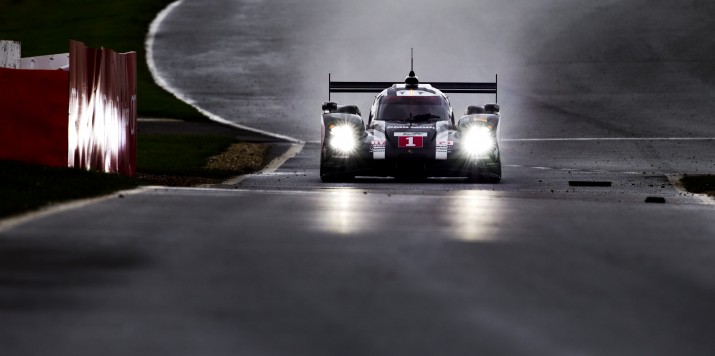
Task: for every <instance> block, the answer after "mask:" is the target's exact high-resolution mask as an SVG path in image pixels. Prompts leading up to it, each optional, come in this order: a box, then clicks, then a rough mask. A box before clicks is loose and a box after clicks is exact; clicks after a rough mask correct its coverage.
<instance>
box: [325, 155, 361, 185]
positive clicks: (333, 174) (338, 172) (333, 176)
mask: <svg viewBox="0 0 715 356" xmlns="http://www.w3.org/2000/svg"><path fill="white" fill-rule="evenodd" d="M354 178H355V176H353V175H350V174H348V173H346V172H345V168H344V167H329V166H326V165H325V164H324V163H323V160H322V159H321V161H320V180H321V181H323V182H324V183H340V182H348V181H351V180H353V179H354Z"/></svg>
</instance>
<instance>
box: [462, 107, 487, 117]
mask: <svg viewBox="0 0 715 356" xmlns="http://www.w3.org/2000/svg"><path fill="white" fill-rule="evenodd" d="M474 114H484V107H483V106H477V105H469V106H467V110H464V115H474Z"/></svg>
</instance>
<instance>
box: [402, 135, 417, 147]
mask: <svg viewBox="0 0 715 356" xmlns="http://www.w3.org/2000/svg"><path fill="white" fill-rule="evenodd" d="M397 146H398V147H407V148H411V147H422V136H400V137H398V138H397Z"/></svg>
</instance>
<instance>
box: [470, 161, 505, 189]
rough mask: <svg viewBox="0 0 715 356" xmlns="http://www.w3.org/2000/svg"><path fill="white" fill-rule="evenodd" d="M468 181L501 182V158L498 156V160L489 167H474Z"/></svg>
mask: <svg viewBox="0 0 715 356" xmlns="http://www.w3.org/2000/svg"><path fill="white" fill-rule="evenodd" d="M467 181H468V182H470V183H491V184H495V183H499V182H500V181H501V159H500V158H497V161H496V162H495V163H494V164H493V165H492V166H489V167H472V169H471V172H469V175H468V176H467Z"/></svg>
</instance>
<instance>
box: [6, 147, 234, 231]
mask: <svg viewBox="0 0 715 356" xmlns="http://www.w3.org/2000/svg"><path fill="white" fill-rule="evenodd" d="M234 142H236V141H235V139H234V138H233V137H230V136H210V135H144V134H142V135H139V138H138V147H137V156H138V157H139V159H138V165H137V171H138V172H139V173H141V176H142V177H141V178H129V177H123V176H120V175H117V174H107V173H98V172H88V171H83V170H79V169H72V168H53V167H45V166H37V165H31V164H25V163H19V162H14V161H0V217H6V216H10V215H14V214H19V213H22V212H25V211H30V210H34V209H37V208H41V207H43V206H46V205H48V204H52V203H59V202H63V201H69V200H73V199H80V198H88V197H93V196H101V195H105V194H110V193H113V192H116V191H119V190H125V189H131V188H135V187H137V186H140V185H154V184H162V185H163V184H167V185H193V184H200V183H202V182H207V181H211V180H219V181H221V180H223V179H225V178H228V177H231V176H235V175H236V174H237V171H236V170H215V169H208V168H205V167H206V164H207V162H208V159H209V157H212V156H214V155H218V154H220V153H222V152H223V151H224V150H226V148H227V147H228V146H229V145H231V144H232V143H234ZM236 169H237V170H239V171H241V170H242V168H241V167H237V168H236ZM241 173H242V171H241ZM151 175H157V177H152V176H151ZM186 177H190V179H185V178H186Z"/></svg>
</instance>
